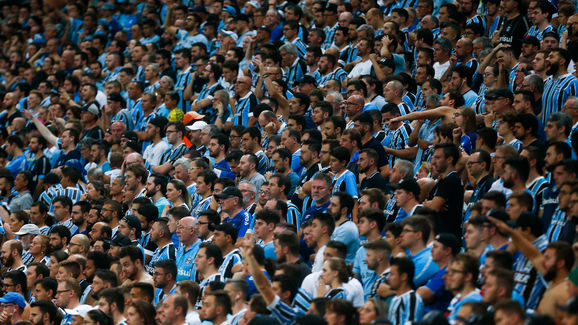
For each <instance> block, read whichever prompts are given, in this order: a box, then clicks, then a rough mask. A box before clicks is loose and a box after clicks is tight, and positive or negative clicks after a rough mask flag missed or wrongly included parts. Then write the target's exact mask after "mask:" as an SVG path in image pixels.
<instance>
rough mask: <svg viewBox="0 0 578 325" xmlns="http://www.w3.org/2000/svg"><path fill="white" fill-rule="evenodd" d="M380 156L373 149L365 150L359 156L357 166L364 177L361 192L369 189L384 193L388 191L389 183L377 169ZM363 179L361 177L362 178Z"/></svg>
mask: <svg viewBox="0 0 578 325" xmlns="http://www.w3.org/2000/svg"><path fill="white" fill-rule="evenodd" d="M378 159H379V156H378V154H377V152H376V151H375V150H373V149H363V150H361V153H360V154H359V160H358V161H357V165H358V166H359V173H360V174H363V175H364V177H363V179H362V180H361V187H360V189H361V190H365V189H368V188H377V189H380V190H382V191H384V192H385V191H387V181H386V180H385V177H383V176H382V175H381V173H380V172H379V170H378V169H377V161H378ZM360 178H361V176H360Z"/></svg>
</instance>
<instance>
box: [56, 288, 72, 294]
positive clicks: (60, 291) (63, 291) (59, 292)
mask: <svg viewBox="0 0 578 325" xmlns="http://www.w3.org/2000/svg"><path fill="white" fill-rule="evenodd" d="M71 290H72V289H66V290H57V291H56V294H61V293H65V292H68V291H71Z"/></svg>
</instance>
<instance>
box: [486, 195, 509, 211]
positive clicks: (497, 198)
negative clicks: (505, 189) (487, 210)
mask: <svg viewBox="0 0 578 325" xmlns="http://www.w3.org/2000/svg"><path fill="white" fill-rule="evenodd" d="M482 200H488V201H493V202H495V203H496V205H497V206H498V208H500V209H503V208H505V207H506V196H505V195H504V193H502V192H500V191H489V192H486V194H484V195H483V196H482Z"/></svg>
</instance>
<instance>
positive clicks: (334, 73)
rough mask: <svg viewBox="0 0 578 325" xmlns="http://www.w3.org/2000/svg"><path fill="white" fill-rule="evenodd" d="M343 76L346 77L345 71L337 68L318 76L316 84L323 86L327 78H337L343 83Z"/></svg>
mask: <svg viewBox="0 0 578 325" xmlns="http://www.w3.org/2000/svg"><path fill="white" fill-rule="evenodd" d="M345 78H347V71H345V70H343V69H342V68H337V69H335V70H333V71H332V72H330V73H328V74H326V75H324V76H320V77H319V81H318V85H319V87H323V86H325V84H326V83H327V82H328V81H329V80H339V82H341V83H343V81H344V80H345Z"/></svg>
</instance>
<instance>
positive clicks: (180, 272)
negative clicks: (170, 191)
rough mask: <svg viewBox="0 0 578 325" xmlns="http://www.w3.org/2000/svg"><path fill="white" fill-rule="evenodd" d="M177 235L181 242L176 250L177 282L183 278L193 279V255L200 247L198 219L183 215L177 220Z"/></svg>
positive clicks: (194, 268)
mask: <svg viewBox="0 0 578 325" xmlns="http://www.w3.org/2000/svg"><path fill="white" fill-rule="evenodd" d="M177 235H178V237H179V240H180V242H181V245H180V247H179V249H178V250H177V261H176V262H177V282H180V281H183V280H192V281H195V276H196V273H197V272H196V264H195V263H193V262H194V261H195V257H197V252H198V251H199V248H200V247H201V242H202V240H201V239H200V238H199V233H198V221H197V219H196V218H194V217H184V218H182V219H181V220H179V221H178V225H177Z"/></svg>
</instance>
